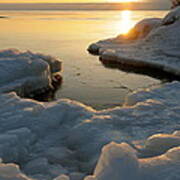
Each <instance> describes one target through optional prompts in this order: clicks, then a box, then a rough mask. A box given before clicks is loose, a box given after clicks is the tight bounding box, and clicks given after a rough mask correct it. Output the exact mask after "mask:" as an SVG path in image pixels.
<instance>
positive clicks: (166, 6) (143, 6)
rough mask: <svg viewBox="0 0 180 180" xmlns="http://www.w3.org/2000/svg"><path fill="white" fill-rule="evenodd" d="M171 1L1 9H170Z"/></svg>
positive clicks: (26, 5) (28, 5)
mask: <svg viewBox="0 0 180 180" xmlns="http://www.w3.org/2000/svg"><path fill="white" fill-rule="evenodd" d="M169 8H170V4H169V3H161V2H157V3H142V2H140V3H137V2H136V3H36V4H33V3H24V4H20V3H19V4H15V3H11V4H9V3H2V4H1V5H0V10H13V11H14V10H90V11H94V10H168V9H169Z"/></svg>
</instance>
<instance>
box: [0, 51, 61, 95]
mask: <svg viewBox="0 0 180 180" xmlns="http://www.w3.org/2000/svg"><path fill="white" fill-rule="evenodd" d="M60 70H61V62H60V61H58V60H57V59H55V58H53V57H51V56H45V55H42V54H34V53H32V52H30V51H27V52H20V51H18V50H16V49H9V50H2V51H0V74H1V79H0V93H4V92H11V91H16V92H17V93H18V94H19V95H22V96H24V95H29V94H31V93H32V92H35V91H37V90H41V89H45V88H51V87H52V74H53V73H56V72H59V71H60Z"/></svg>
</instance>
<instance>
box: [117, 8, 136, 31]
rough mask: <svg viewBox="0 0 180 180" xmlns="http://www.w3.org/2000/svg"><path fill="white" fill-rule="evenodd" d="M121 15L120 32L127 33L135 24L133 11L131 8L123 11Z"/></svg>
mask: <svg viewBox="0 0 180 180" xmlns="http://www.w3.org/2000/svg"><path fill="white" fill-rule="evenodd" d="M120 17H121V21H120V24H118V26H119V28H120V32H121V33H122V34H127V33H128V32H129V30H130V29H131V28H132V27H133V25H134V22H133V20H132V12H131V11H129V10H125V11H122V12H121V14H120Z"/></svg>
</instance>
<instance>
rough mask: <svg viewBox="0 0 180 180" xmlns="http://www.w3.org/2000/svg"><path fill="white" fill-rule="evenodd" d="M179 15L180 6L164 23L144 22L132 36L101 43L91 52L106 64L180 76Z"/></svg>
mask: <svg viewBox="0 0 180 180" xmlns="http://www.w3.org/2000/svg"><path fill="white" fill-rule="evenodd" d="M179 16H180V7H177V8H175V9H173V10H172V11H171V12H170V13H169V14H168V15H167V16H166V17H165V18H163V19H162V20H160V19H149V20H148V19H146V20H143V21H141V22H140V23H138V24H137V25H136V26H135V27H134V28H133V29H132V30H131V31H130V33H129V34H127V35H120V36H118V37H116V38H113V39H108V40H104V41H99V42H97V43H95V44H93V45H91V46H90V47H89V51H90V52H92V53H93V52H94V53H98V54H99V55H100V59H101V60H102V62H103V63H106V64H107V63H118V64H119V65H120V66H121V65H127V66H133V67H136V68H140V69H144V68H154V69H156V70H159V71H163V72H166V73H170V74H173V75H177V76H180V60H179V57H180V53H179V49H178V47H179V46H180V38H179V37H180V31H179V28H180V18H179ZM175 34H176V35H175Z"/></svg>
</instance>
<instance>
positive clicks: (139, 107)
mask: <svg viewBox="0 0 180 180" xmlns="http://www.w3.org/2000/svg"><path fill="white" fill-rule="evenodd" d="M179 90H180V83H179V82H173V83H169V84H166V85H164V86H162V87H158V88H155V89H153V90H149V89H146V90H143V91H142V90H141V91H139V92H134V93H132V94H131V95H129V97H128V98H127V101H126V105H124V107H116V108H113V109H107V110H103V111H96V110H94V109H92V108H91V107H87V106H85V105H83V104H81V103H79V102H75V101H71V100H68V99H61V100H58V101H55V102H52V103H40V102H37V101H33V100H29V99H22V98H20V97H18V96H17V95H16V94H15V93H8V94H1V95H0V101H1V105H0V107H1V108H0V123H1V126H0V132H1V133H0V144H1V146H0V157H1V158H2V160H3V162H4V163H5V164H2V165H3V166H5V167H6V165H7V166H8V167H9V165H8V164H6V163H14V165H13V167H15V169H16V168H17V166H16V164H18V165H19V166H20V167H21V171H22V172H23V173H24V174H26V175H27V176H28V177H29V178H34V179H37V180H52V179H55V178H56V179H69V178H70V180H82V179H83V178H84V177H85V176H86V175H88V174H91V173H92V172H93V169H94V167H95V166H96V163H97V161H98V159H99V156H100V154H101V156H100V159H99V161H98V164H97V167H96V170H95V172H94V177H86V180H87V179H88V180H89V179H92V178H97V179H98V180H101V179H102V180H106V179H108V177H110V176H112V174H113V177H114V179H113V180H116V179H118V178H119V179H123V180H124V179H127V180H128V179H131V178H130V177H131V175H132V177H136V176H137V177H138V178H139V179H140V178H143V177H147V179H148V177H149V178H150V177H151V179H158V178H159V179H163V178H164V177H166V178H169V179H172V180H174V179H173V178H174V176H175V174H176V176H177V177H180V174H178V172H177V170H176V169H177V168H178V167H179V164H178V163H180V160H178V158H174V159H170V161H166V159H167V157H166V156H167V155H168V157H169V156H171V157H175V156H176V154H178V151H179V149H178V147H179V146H180V136H179V131H178V130H180V123H179V120H180V113H179V112H180V107H179V99H180V93H179ZM173 131H176V132H175V133H174V134H169V133H171V132H173ZM159 133H161V134H159ZM153 134H156V135H153ZM157 134H158V135H157ZM149 136H150V137H149ZM146 137H149V138H148V139H147V140H146V141H145V139H146ZM141 140H144V141H142V142H141ZM112 142H114V143H112ZM143 144H144V145H143ZM103 146H105V147H104V148H103ZM102 148H103V150H102V153H101V149H102ZM168 150H169V152H171V151H172V152H173V153H168V154H167V151H168ZM127 154H128V155H127ZM104 156H105V159H104ZM152 158H153V159H152ZM156 158H157V159H159V158H160V159H161V161H159V160H157V159H156ZM119 161H120V162H119ZM159 162H160V164H158V163H159ZM112 164H114V165H112ZM151 164H152V165H151ZM162 164H163V165H162ZM114 166H115V167H114ZM141 166H142V167H141ZM8 167H7V171H9V170H8ZM140 167H141V168H140ZM161 167H162V169H164V167H165V168H166V169H167V172H168V173H166V176H165V175H163V172H161V171H160V170H159V171H158V172H156V169H161ZM173 167H176V168H173ZM142 168H143V169H142ZM120 169H121V170H120ZM126 169H128V171H127V170H126ZM141 169H142V173H140V174H139V170H141ZM10 171H11V170H10ZM129 171H131V172H132V173H128V172H129ZM151 171H153V173H152V175H151V173H150V172H151ZM162 171H163V170H162ZM170 171H171V172H170ZM137 172H138V174H137V175H136V173H137ZM161 173H162V174H161ZM2 174H3V173H2ZM173 175H174V176H173ZM4 176H6V175H4ZM18 176H19V175H18ZM21 176H23V175H22V174H21ZM152 176H153V177H152ZM162 177H163V178H162ZM18 178H19V177H18ZM138 178H137V179H138ZM12 179H13V178H12ZM21 179H22V178H21ZM119 179H118V180H119ZM139 179H138V180H139ZM10 180H11V179H10ZM13 180H14V179H13Z"/></svg>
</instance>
